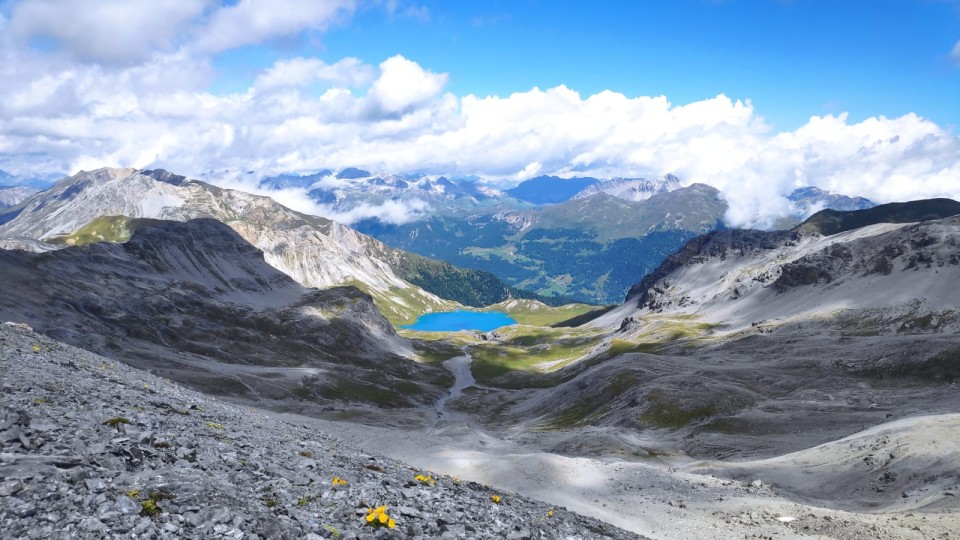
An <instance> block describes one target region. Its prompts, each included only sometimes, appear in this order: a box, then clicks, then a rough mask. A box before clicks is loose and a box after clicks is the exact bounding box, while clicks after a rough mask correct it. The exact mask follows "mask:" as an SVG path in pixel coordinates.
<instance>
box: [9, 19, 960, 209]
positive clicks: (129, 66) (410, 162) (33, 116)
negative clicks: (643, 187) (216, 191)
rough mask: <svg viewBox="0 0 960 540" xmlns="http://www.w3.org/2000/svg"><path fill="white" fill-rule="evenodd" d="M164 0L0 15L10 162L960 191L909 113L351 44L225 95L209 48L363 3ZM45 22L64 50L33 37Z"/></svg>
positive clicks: (771, 188) (927, 126)
mask: <svg viewBox="0 0 960 540" xmlns="http://www.w3.org/2000/svg"><path fill="white" fill-rule="evenodd" d="M109 1H110V0H103V2H104V3H106V2H109ZM284 1H285V2H290V1H291V0H284ZM87 3H89V4H90V6H92V7H91V9H93V10H96V6H95V5H94V4H100V3H101V2H92V1H91V2H87V0H76V2H75V3H66V4H62V5H65V6H68V7H70V6H74V4H76V5H86V4H87ZM127 3H131V4H133V3H136V2H135V1H134V0H125V2H124V5H126V4H127ZM157 4H158V5H154V4H150V6H149V7H146V8H144V9H145V10H147V11H148V12H149V13H152V14H153V15H154V16H156V17H157V20H156V21H153V23H155V25H158V27H154V26H155V25H152V24H147V23H144V24H139V25H136V26H137V27H138V28H139V30H138V32H142V37H141V38H140V39H141V41H142V43H141V41H137V39H135V38H134V37H133V36H131V35H130V32H129V31H128V30H127V29H126V28H119V29H117V33H116V35H113V36H100V34H103V33H107V32H106V31H107V30H109V25H106V23H104V24H103V25H100V23H96V24H95V23H94V22H89V21H88V22H84V20H85V19H83V17H85V15H84V14H81V13H79V12H78V13H77V15H76V17H77V20H78V21H79V23H78V24H79V26H84V27H85V28H86V30H85V32H87V33H89V34H90V35H91V39H92V40H94V41H96V40H98V39H102V40H103V41H101V42H99V43H85V42H83V40H82V39H81V38H80V37H77V36H81V35H82V34H76V35H75V34H73V33H72V32H74V31H73V30H69V31H68V30H58V29H56V28H54V25H53V24H52V23H48V22H43V21H42V20H41V19H43V16H42V15H43V13H45V12H44V11H43V10H44V9H49V6H50V5H52V3H51V2H48V1H47V0H35V1H31V2H20V3H17V4H14V5H13V9H11V10H10V11H9V12H8V13H9V15H10V16H9V17H8V18H4V17H3V16H2V15H0V80H3V81H4V84H3V85H0V169H5V170H8V171H11V172H14V173H17V172H19V171H27V170H36V169H37V167H38V166H39V165H38V164H43V167H56V168H57V169H59V170H61V171H64V172H71V173H72V172H75V171H76V170H77V169H81V168H82V169H92V168H97V167H101V166H132V167H149V168H153V167H163V168H166V169H169V170H172V171H176V172H179V173H181V174H188V175H193V176H197V175H200V174H201V173H203V172H205V171H209V170H214V169H224V168H231V169H237V170H243V171H249V170H255V171H264V172H272V173H277V172H298V171H316V170H320V169H324V168H331V169H337V168H341V167H347V166H358V167H363V168H365V169H373V170H381V171H388V172H397V173H401V172H412V171H417V172H424V173H431V174H445V175H457V176H467V175H478V176H480V177H482V178H483V179H484V181H486V182H492V183H495V184H498V185H507V184H511V183H516V182H518V181H520V180H523V179H525V178H528V177H531V176H534V175H538V174H558V175H561V176H563V175H568V176H569V175H594V176H607V177H609V176H651V175H658V174H663V173H668V172H669V173H674V174H677V175H678V176H680V177H681V178H683V179H684V180H685V181H686V182H688V183H692V182H703V183H707V184H711V185H713V186H716V187H717V188H719V189H721V190H722V193H723V196H724V197H725V198H726V199H727V200H728V202H729V203H730V213H729V215H728V216H727V217H728V220H729V221H730V222H731V224H734V225H755V226H764V225H767V224H769V223H770V222H771V220H772V219H773V218H774V217H775V216H778V215H781V214H783V213H786V212H787V211H789V210H790V205H789V202H788V201H787V200H786V199H785V195H787V194H789V193H790V192H791V191H792V190H794V189H795V188H797V187H802V186H807V185H815V186H818V187H821V188H824V189H829V190H832V191H837V192H840V193H844V194H848V195H860V196H864V197H869V198H871V199H873V200H875V201H878V202H890V201H896V200H906V199H915V198H921V197H935V196H946V197H952V198H960V138H958V136H957V135H956V134H955V133H953V132H952V131H951V129H950V128H945V127H941V126H939V125H937V124H936V123H934V122H932V121H930V120H928V119H925V118H921V117H919V116H917V115H914V114H907V115H904V116H902V117H899V118H884V117H877V118H869V119H867V120H863V121H860V122H852V121H850V119H849V118H848V117H847V116H846V115H845V114H842V113H840V114H829V115H824V116H814V117H811V118H810V120H809V121H808V122H807V123H806V124H805V125H804V126H802V127H800V128H798V129H796V130H793V131H789V132H783V133H775V132H773V131H772V130H771V128H770V127H769V126H768V125H767V124H766V123H765V122H764V121H763V118H762V114H761V113H762V111H757V110H755V108H754V106H753V104H752V103H751V102H750V101H748V100H741V99H732V98H730V97H727V96H725V95H718V96H716V97H714V98H710V99H705V100H701V101H696V102H693V103H685V104H676V103H671V102H670V100H669V99H668V98H667V97H665V96H626V95H624V94H621V93H617V92H613V91H603V92H599V93H597V94H594V95H589V96H582V95H580V94H579V93H578V92H576V91H575V90H574V89H571V88H568V87H565V86H557V87H555V88H548V89H540V88H533V89H529V90H525V91H519V92H516V93H513V94H510V95H506V96H488V97H478V96H474V95H464V96H456V95H453V94H451V93H449V92H445V91H444V88H445V86H446V83H447V80H448V75H447V74H445V73H435V72H432V71H430V70H429V69H428V68H426V67H424V66H421V65H420V64H418V63H417V62H415V61H414V60H412V59H408V58H405V57H403V56H394V57H391V58H387V59H386V60H384V61H382V62H381V63H380V64H379V65H377V66H372V65H368V64H365V63H364V62H362V61H360V60H358V59H354V58H345V59H341V60H338V61H334V60H332V59H320V58H311V57H294V58H286V59H282V60H279V61H277V62H276V63H275V64H273V65H272V66H270V67H268V68H267V69H265V70H263V71H262V73H260V74H259V76H258V77H257V78H256V80H255V81H254V82H252V83H251V84H250V85H249V88H247V89H245V90H241V91H238V92H235V93H232V94H226V95H222V94H221V95H217V94H214V93H211V92H210V91H208V90H207V89H208V88H209V87H210V84H211V82H212V81H213V80H214V77H215V76H216V73H215V71H214V69H213V68H212V65H211V64H212V57H211V56H210V55H205V54H201V53H200V52H198V51H202V50H204V48H206V49H207V50H221V49H223V48H227V47H233V46H237V45H242V44H246V43H252V42H255V41H256V40H263V39H272V38H274V37H278V36H283V35H287V34H289V33H291V32H298V31H302V30H305V29H307V30H309V29H322V28H324V27H325V26H326V25H329V24H331V23H332V22H334V21H336V20H337V17H340V16H342V14H344V13H347V14H348V13H349V12H350V10H352V9H353V4H352V3H351V2H346V1H339V2H315V3H314V2H310V3H309V4H310V5H309V6H306V7H304V5H300V4H298V6H299V7H300V8H303V9H301V10H300V11H297V9H294V6H293V4H292V3H284V4H282V5H280V6H279V7H278V5H277V4H275V3H274V4H271V8H270V10H271V11H277V12H278V13H276V14H270V15H269V16H266V15H265V17H266V18H263V19H261V18H259V16H260V11H259V10H260V9H261V7H260V6H262V5H265V4H262V3H254V2H249V1H245V0H241V1H240V2H238V3H235V4H232V5H229V6H226V7H221V6H220V5H219V4H217V5H210V4H207V3H206V2H201V1H199V0H198V1H197V2H191V1H189V0H187V1H185V2H183V3H182V6H185V7H176V8H175V7H171V6H168V5H166V4H170V3H165V2H160V3H157ZM159 4H163V5H159ZM177 4H178V5H181V4H180V3H177ZM315 4H316V5H315ZM320 4H322V6H321V7H317V6H318V5H320ZM77 10H79V8H77ZM150 10H152V11H150ZM291 12H295V13H298V15H297V17H292V16H291V15H289V13H291ZM65 13H67V16H72V15H70V14H71V13H73V11H70V10H68V11H67V12H65ZM198 13H199V14H198ZM131 16H139V15H131ZM185 20H186V21H187V22H184V23H183V24H182V25H181V26H179V27H178V26H177V23H176V21H185ZM98 25H99V26H98ZM212 28H216V29H218V30H217V32H216V34H217V36H216V37H215V38H214V37H208V38H202V35H201V34H202V33H200V32H199V31H200V30H202V29H212ZM55 32H59V34H56V33H55ZM43 35H49V36H50V37H52V38H53V39H56V40H59V42H61V47H60V48H54V49H52V50H43V49H42V48H40V49H38V48H32V47H27V46H25V45H24V44H23V41H24V39H30V38H31V37H35V36H43ZM198 36H201V37H198ZM203 39H206V40H207V41H205V42H202V43H201V41H202V40H203ZM111 40H113V41H111ZM198 40H201V41H198ZM141 44H142V47H141ZM113 48H119V49H124V48H126V49H125V50H124V51H123V52H122V54H121V53H120V52H111V50H112V49H113ZM111 55H114V56H111ZM78 59H81V60H84V61H78ZM86 60H89V61H86ZM48 170H49V169H48ZM238 187H239V186H238ZM247 187H248V188H249V187H250V186H247ZM284 196H285V197H288V199H286V200H284V201H282V202H284V204H289V205H290V206H293V207H294V208H297V209H302V210H304V211H312V212H314V213H317V212H320V213H327V215H331V213H330V212H331V209H330V208H322V207H318V206H302V205H309V204H315V203H310V202H309V199H308V198H307V197H306V195H305V192H304V193H295V192H294V193H289V194H287V195H284ZM298 201H299V202H298ZM420 211H424V208H420V207H417V205H416V204H415V203H414V204H406V203H396V204H385V205H376V206H370V207H367V208H361V209H357V210H355V211H354V213H353V214H351V215H331V217H340V218H341V219H344V220H350V221H352V220H354V219H358V218H362V217H374V216H376V217H381V218H385V219H387V220H394V221H396V220H402V219H408V218H409V216H416V215H417V212H420Z"/></svg>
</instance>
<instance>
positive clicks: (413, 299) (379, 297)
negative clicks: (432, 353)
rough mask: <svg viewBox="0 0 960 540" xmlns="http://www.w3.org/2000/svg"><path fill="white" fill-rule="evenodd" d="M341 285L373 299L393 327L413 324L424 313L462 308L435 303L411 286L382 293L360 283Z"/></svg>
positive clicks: (449, 303)
mask: <svg viewBox="0 0 960 540" xmlns="http://www.w3.org/2000/svg"><path fill="white" fill-rule="evenodd" d="M342 285H353V286H354V287H356V288H358V289H360V290H361V291H363V292H365V293H367V294H369V295H370V296H371V297H372V298H373V304H374V305H375V306H377V310H378V311H379V312H380V313H382V314H383V316H384V317H386V318H387V320H388V321H390V324H392V325H393V326H394V327H400V326H403V325H406V324H413V323H414V322H415V321H416V320H417V317H419V316H420V315H423V314H424V313H430V312H435V311H455V310H457V309H459V308H461V307H462V306H461V305H460V304H458V303H456V302H453V301H450V300H440V301H439V302H437V301H436V300H434V299H433V298H431V297H430V296H427V295H426V294H424V292H423V290H422V289H420V288H418V287H413V286H411V287H409V288H406V289H401V288H399V287H392V288H391V289H390V290H389V291H387V292H383V291H378V290H375V289H372V288H370V287H369V286H367V285H366V284H365V283H362V282H360V281H349V282H347V283H343V284H342Z"/></svg>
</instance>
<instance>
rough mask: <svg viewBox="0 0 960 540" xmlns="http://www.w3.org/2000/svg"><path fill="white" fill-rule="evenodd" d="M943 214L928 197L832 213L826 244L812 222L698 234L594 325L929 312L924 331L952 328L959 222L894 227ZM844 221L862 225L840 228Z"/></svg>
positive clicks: (956, 318)
mask: <svg viewBox="0 0 960 540" xmlns="http://www.w3.org/2000/svg"><path fill="white" fill-rule="evenodd" d="M951 208H960V204H958V203H956V202H954V201H945V200H938V199H933V200H928V201H915V202H912V203H903V204H895V205H882V206H878V207H876V208H872V209H867V210H859V211H856V212H852V213H847V214H842V217H843V218H844V219H841V220H840V221H839V225H838V224H837V223H838V222H837V221H828V222H826V223H827V224H828V226H827V227H825V228H826V231H825V232H826V233H828V234H829V235H828V236H824V235H823V234H821V233H820V232H819V230H817V229H815V228H814V227H815V226H816V227H820V226H822V225H823V223H824V222H823V221H822V220H821V219H820V218H818V219H816V220H812V221H811V222H810V223H809V224H807V225H805V226H801V227H799V228H798V229H797V230H794V231H771V232H764V231H749V230H728V231H715V232H712V233H708V234H706V235H703V236H700V237H698V238H696V239H694V240H692V241H690V242H689V243H687V244H686V245H685V246H684V247H683V248H682V249H681V250H679V251H677V252H676V253H674V254H672V255H671V256H670V257H668V258H667V259H666V260H665V261H664V263H663V264H662V265H661V266H660V267H659V268H657V269H656V270H655V271H654V272H652V273H650V274H648V275H647V276H646V277H644V279H643V280H642V281H640V282H639V283H637V284H636V285H634V286H633V287H631V289H630V291H629V293H628V297H627V301H626V303H625V304H624V305H623V306H621V308H618V309H616V310H614V311H612V312H611V313H609V314H607V315H604V316H603V317H601V318H600V319H598V321H601V322H600V323H599V324H609V325H614V324H619V321H620V320H621V319H623V318H624V317H629V316H632V315H631V313H634V312H646V311H650V312H657V313H660V312H666V313H678V314H679V313H682V314H687V315H696V316H698V317H700V318H702V319H703V320H705V321H711V322H718V323H722V324H724V325H729V326H730V327H732V328H740V327H744V326H749V325H750V324H751V323H755V322H757V321H763V320H769V319H775V318H781V319H784V320H793V319H796V318H801V319H803V318H810V317H817V316H819V315H818V314H820V315H822V314H834V315H835V314H836V313H839V312H851V313H854V312H857V313H872V315H869V317H880V318H881V319H883V318H886V319H888V320H889V321H891V322H890V323H889V324H893V321H896V320H899V319H901V318H903V320H907V319H909V318H910V317H911V316H912V315H911V313H914V314H917V317H921V318H923V317H925V316H927V315H926V314H929V313H936V314H937V315H934V316H933V317H934V318H933V319H931V320H928V321H927V322H926V323H924V324H941V325H945V327H951V328H952V327H954V326H957V325H958V324H960V314H958V313H956V310H955V307H956V306H957V305H960V289H958V288H957V287H955V286H954V283H956V281H955V280H956V279H960V254H958V247H960V216H954V217H949V218H945V219H939V220H931V221H924V222H921V223H916V224H910V223H903V222H904V221H915V220H916V219H918V218H922V217H930V216H932V215H935V214H934V213H933V212H934V210H935V209H939V210H943V209H947V210H949V209H951ZM827 215H828V216H830V215H833V213H827ZM898 222H899V223H898ZM854 223H863V224H865V226H862V227H860V228H856V229H851V228H849V227H850V226H852V225H853V224H854ZM844 227H847V230H845V231H843V232H834V231H835V230H837V229H840V228H844ZM875 310H883V311H882V312H881V311H875ZM881 313H882V314H883V315H881ZM834 315H831V316H834ZM858 317H860V316H858ZM869 317H868V318H869ZM934 321H939V322H934ZM858 324H859V323H858ZM871 324H873V323H871ZM903 324H907V323H903ZM910 324H913V323H910ZM918 324H919V323H918ZM884 331H890V329H889V328H886V329H885V330H884Z"/></svg>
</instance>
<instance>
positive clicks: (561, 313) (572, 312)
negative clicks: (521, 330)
mask: <svg viewBox="0 0 960 540" xmlns="http://www.w3.org/2000/svg"><path fill="white" fill-rule="evenodd" d="M598 309H602V308H600V307H598V306H591V305H588V304H566V305H563V306H558V307H553V306H548V305H546V304H544V303H542V302H538V301H536V300H507V301H505V302H500V303H499V304H494V305H492V306H487V307H485V308H483V309H481V310H480V311H502V312H504V313H506V314H507V315H509V316H510V317H512V318H513V320H515V321H517V323H518V324H523V325H527V326H550V325H553V324H556V323H559V322H563V321H566V320H569V319H572V318H574V317H579V316H581V315H583V314H585V313H589V312H591V311H595V310H598Z"/></svg>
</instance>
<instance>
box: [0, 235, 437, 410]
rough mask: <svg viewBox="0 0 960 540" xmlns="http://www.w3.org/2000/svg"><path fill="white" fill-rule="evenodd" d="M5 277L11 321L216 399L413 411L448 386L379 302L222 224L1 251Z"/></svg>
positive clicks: (3, 309) (5, 306) (1, 304)
mask: <svg viewBox="0 0 960 540" xmlns="http://www.w3.org/2000/svg"><path fill="white" fill-rule="evenodd" d="M0 276H2V278H3V283H4V294H3V295H2V297H0V318H2V319H3V320H10V321H19V322H24V323H27V324H29V325H31V326H33V327H34V328H35V329H36V330H37V331H39V332H42V333H44V334H47V335H49V336H51V337H53V338H55V339H58V340H60V341H63V342H65V343H69V344H72V345H76V346H80V347H83V348H85V349H88V350H91V351H94V352H97V353H99V354H103V355H105V356H108V357H111V358H115V359H118V360H122V361H124V362H125V363H128V364H131V365H134V366H136V367H140V368H145V369H149V370H151V371H153V372H155V373H158V374H161V375H163V376H167V377H170V378H172V379H174V380H177V381H181V382H184V383H187V384H189V385H191V386H194V387H196V388H198V389H201V390H203V391H207V392H211V393H214V394H221V395H227V396H235V397H244V398H260V399H264V400H268V401H269V400H274V399H293V400H308V402H315V403H318V404H326V405H330V404H334V403H337V402H340V401H351V402H359V403H368V404H369V403H373V404H377V405H381V406H388V407H390V406H411V405H413V404H416V403H418V402H421V401H422V402H430V401H432V399H433V397H432V396H433V395H434V394H438V393H439V392H440V391H439V389H437V388H435V387H433V386H431V384H430V381H431V380H433V379H436V378H437V377H440V378H442V377H444V375H443V373H442V370H440V369H435V368H430V367H426V366H422V365H420V364H417V363H415V362H413V361H410V360H407V359H406V358H403V357H402V356H401V355H402V354H404V353H405V352H406V353H407V354H409V350H410V347H409V343H408V342H407V341H406V340H404V339H402V338H400V337H399V336H397V335H396V333H395V332H394V330H393V328H392V326H391V325H390V324H389V323H388V322H387V321H386V319H384V318H383V316H382V315H380V313H379V312H378V311H377V310H376V308H375V307H374V305H373V303H372V302H371V298H370V297H369V296H368V295H366V294H364V293H362V292H361V291H359V290H358V289H356V288H353V287H338V288H332V289H328V290H323V291H320V290H315V289H308V288H305V287H303V286H301V285H300V284H298V283H296V282H295V281H294V280H292V279H291V278H290V277H288V276H287V275H285V274H283V273H282V272H279V271H278V270H276V269H275V268H273V267H272V266H270V265H268V264H267V263H266V262H265V261H264V258H263V253H262V252H261V251H260V250H258V249H257V248H255V247H253V246H251V245H250V244H249V243H247V242H246V241H244V240H243V239H242V238H241V237H240V236H239V235H238V234H237V233H236V232H234V231H233V230H231V229H230V228H229V227H227V226H226V225H223V224H222V223H220V222H217V221H214V220H210V219H201V220H193V221H189V222H186V223H179V222H161V223H160V224H159V225H157V226H147V227H144V228H141V229H139V230H138V231H137V232H136V233H135V234H134V235H133V237H132V238H131V239H130V241H128V242H127V243H124V244H115V243H96V244H91V245H88V246H84V247H75V248H67V249H62V250H58V251H53V252H48V253H43V254H35V253H29V252H22V251H0ZM412 381H416V382H412ZM308 404H309V403H308Z"/></svg>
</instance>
